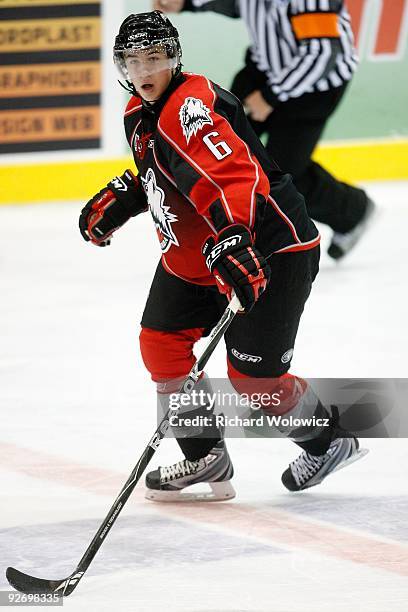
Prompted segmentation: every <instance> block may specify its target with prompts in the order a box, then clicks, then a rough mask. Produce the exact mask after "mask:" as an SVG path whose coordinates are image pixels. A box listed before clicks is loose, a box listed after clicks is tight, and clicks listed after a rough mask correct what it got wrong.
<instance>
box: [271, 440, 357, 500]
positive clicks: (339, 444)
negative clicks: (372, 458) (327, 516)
mask: <svg viewBox="0 0 408 612" xmlns="http://www.w3.org/2000/svg"><path fill="white" fill-rule="evenodd" d="M367 453H368V450H367V449H365V448H361V449H360V447H359V442H358V440H357V438H337V439H335V440H333V442H332V443H331V444H330V447H329V449H328V451H327V452H326V453H325V454H324V455H321V456H320V455H319V456H317V455H310V454H309V453H308V452H306V451H303V453H301V455H299V457H298V458H297V459H295V461H292V463H291V464H290V465H289V467H288V469H287V470H285V471H284V472H283V474H282V483H283V484H284V485H285V487H286V488H287V489H289V491H303V489H309V488H310V487H314V486H315V485H318V484H320V483H321V482H322V481H323V480H324V479H325V478H326V477H327V476H328V475H329V474H332V473H333V472H335V471H336V470H341V469H342V468H344V467H346V465H348V464H349V463H353V462H354V461H357V460H358V459H362V457H364V456H365V455H366V454H367Z"/></svg>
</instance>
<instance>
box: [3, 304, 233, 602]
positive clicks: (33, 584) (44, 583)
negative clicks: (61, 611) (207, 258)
mask: <svg viewBox="0 0 408 612" xmlns="http://www.w3.org/2000/svg"><path fill="white" fill-rule="evenodd" d="M240 308H241V304H240V302H239V300H238V298H237V297H233V298H232V300H231V302H230V303H229V304H228V306H227V308H226V309H225V311H224V314H223V315H222V317H221V319H220V320H219V322H218V323H217V325H216V326H215V327H214V329H213V330H212V332H211V334H210V337H209V341H208V343H207V346H206V348H205V349H204V351H203V353H202V355H201V357H199V359H198V360H197V361H196V363H195V364H194V366H193V367H192V369H191V370H190V373H189V374H188V376H187V378H186V379H185V380H184V382H183V384H182V386H181V389H180V393H190V392H191V390H192V389H193V387H194V385H195V384H196V382H197V381H198V379H199V377H200V375H201V373H202V372H203V370H204V367H205V365H206V364H207V362H208V360H209V358H210V357H211V355H212V353H213V352H214V349H215V347H216V346H217V344H218V343H219V341H220V340H221V338H222V337H223V335H224V333H225V332H226V330H227V328H228V327H229V325H230V324H231V322H232V320H233V318H234V317H235V315H236V313H237V312H238V310H239V309H240ZM175 413H177V409H169V410H168V411H167V413H166V414H165V416H164V417H163V419H162V421H161V422H160V424H159V426H158V428H157V429H156V431H155V433H154V434H153V437H152V438H151V440H150V442H149V443H148V445H147V446H146V448H145V450H144V452H143V454H142V456H141V457H140V459H139V461H138V462H137V464H136V466H135V468H134V469H133V471H132V473H131V474H130V476H129V478H128V479H127V481H126V483H125V485H124V486H123V488H122V490H121V492H120V493H119V495H118V497H117V498H116V500H115V501H114V503H113V506H112V507H111V509H110V510H109V512H108V514H107V515H106V517H105V519H104V520H103V522H102V524H101V526H100V527H99V529H98V531H97V532H96V534H95V535H94V537H93V539H92V542H91V543H90V545H89V546H88V548H87V550H86V551H85V553H84V555H83V557H82V559H81V560H80V562H79V563H78V566H77V568H76V569H75V571H74V572H73V573H72V574H71V575H70V576H68V578H64V579H63V580H44V579H43V578H35V577H34V576H29V575H28V574H24V573H23V572H20V571H19V570H16V569H14V568H13V567H8V568H7V571H6V576H7V580H8V581H9V583H10V584H11V586H12V587H14V588H15V589H16V590H17V591H21V592H22V593H27V594H35V593H41V594H50V593H56V594H59V595H60V596H65V597H67V596H68V595H70V594H71V593H72V591H73V590H74V589H75V588H76V587H77V585H78V583H79V581H80V580H81V578H82V576H83V575H84V574H85V572H86V570H87V569H88V567H89V566H90V564H91V562H92V560H93V558H94V557H95V555H96V553H97V552H98V550H99V548H100V547H101V545H102V543H103V541H104V540H105V537H106V536H107V534H108V533H109V531H110V529H111V527H112V525H113V524H114V523H115V521H116V519H117V518H118V516H119V514H120V513H121V511H122V510H123V507H124V505H125V504H126V502H127V500H128V499H129V497H130V495H131V493H132V491H133V489H134V488H135V486H136V484H137V483H138V482H139V480H140V477H141V476H142V474H143V472H144V471H145V469H146V467H147V465H148V464H149V462H150V460H151V458H152V457H153V455H154V453H155V452H156V451H157V449H158V448H159V445H160V442H161V441H162V439H163V438H164V436H165V435H166V432H167V430H168V428H169V418H170V417H171V416H172V415H173V414H175Z"/></svg>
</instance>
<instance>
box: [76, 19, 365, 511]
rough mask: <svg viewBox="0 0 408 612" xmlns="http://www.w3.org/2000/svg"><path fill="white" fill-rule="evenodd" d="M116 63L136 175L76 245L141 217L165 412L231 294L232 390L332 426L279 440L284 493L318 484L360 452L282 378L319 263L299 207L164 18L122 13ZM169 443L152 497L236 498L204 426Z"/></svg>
mask: <svg viewBox="0 0 408 612" xmlns="http://www.w3.org/2000/svg"><path fill="white" fill-rule="evenodd" d="M114 60H115V63H116V65H117V66H118V68H119V71H120V74H121V76H122V79H123V80H124V81H126V84H127V87H128V88H129V90H130V92H131V94H132V96H131V98H130V101H129V103H128V105H127V108H126V111H125V130H126V136H127V139H128V142H129V145H130V147H131V150H132V152H133V155H134V159H135V163H136V166H137V169H138V175H137V176H135V175H134V174H133V173H132V172H131V171H130V170H127V171H126V172H125V173H124V174H123V175H122V176H121V177H116V178H115V179H113V180H112V181H111V182H110V183H109V184H108V185H107V187H105V188H104V189H102V191H101V192H100V193H99V194H97V195H96V196H94V197H93V198H92V199H91V200H90V201H89V202H88V204H87V205H86V206H85V208H84V209H83V210H82V212H81V216H80V222H79V223H80V229H81V233H82V235H83V237H84V238H85V240H90V241H91V242H92V243H94V244H96V245H98V246H104V245H106V244H108V243H109V241H110V238H111V236H112V234H113V232H114V231H115V230H117V229H118V228H119V227H121V226H122V225H123V224H124V223H125V222H126V221H127V220H128V219H129V218H130V217H132V216H136V215H138V214H140V213H143V212H145V211H146V210H148V209H150V212H151V215H152V217H153V222H154V225H155V228H156V231H157V235H158V238H159V242H160V247H161V252H162V256H161V261H160V262H159V264H158V266H157V270H156V273H155V276H154V279H153V282H152V286H151V289H150V294H149V297H148V300H147V303H146V307H145V310H144V313H143V317H142V322H141V324H142V330H141V334H140V347H141V353H142V357H143V360H144V363H145V365H146V368H147V369H148V371H149V372H150V374H151V377H152V379H153V381H155V383H156V385H157V391H158V394H159V398H160V401H161V403H162V404H164V405H166V402H167V400H168V397H169V394H170V393H172V392H175V391H178V389H179V387H180V380H182V379H183V378H184V377H185V376H186V375H187V374H188V372H189V371H190V369H191V367H192V365H193V364H194V361H195V360H194V356H193V347H194V344H195V342H197V340H199V339H200V338H201V337H203V336H205V335H206V334H207V332H208V330H209V329H211V328H212V327H213V326H214V324H215V323H216V322H217V321H218V319H219V318H220V315H221V313H222V312H223V311H224V309H225V307H226V304H227V299H229V298H230V297H231V295H232V292H235V293H236V295H237V296H238V298H239V300H240V302H241V304H242V307H243V309H244V310H245V314H242V315H240V316H237V317H236V318H235V319H234V321H233V322H232V324H231V326H230V327H229V329H228V331H227V333H226V335H225V343H226V348H227V354H228V374H229V376H230V378H231V380H232V382H233V384H234V386H235V387H236V388H237V389H238V391H241V392H242V390H246V389H248V385H249V386H250V387H251V389H252V390H253V391H254V390H255V388H256V384H257V381H259V385H260V386H262V390H263V391H265V390H266V389H267V390H268V391H269V393H270V394H273V393H274V391H276V390H279V391H281V393H282V394H283V397H282V400H281V405H280V413H281V414H282V413H285V415H296V416H300V415H303V414H304V415H309V416H310V414H315V415H319V416H326V417H329V418H330V423H331V425H330V427H328V428H325V429H322V428H320V429H313V428H309V429H302V430H301V429H294V430H291V431H290V430H288V431H286V432H285V433H286V434H287V435H288V436H289V437H291V439H292V440H294V441H295V442H296V443H297V444H298V445H299V446H301V447H302V449H303V452H302V454H301V455H300V457H299V458H298V459H296V460H295V461H294V462H293V463H292V464H291V465H290V466H289V467H288V469H287V470H286V471H285V472H284V474H283V476H282V480H283V483H284V485H285V486H286V487H287V488H288V489H290V490H293V491H295V490H300V489H304V488H306V487H310V486H313V485H315V484H318V483H319V482H321V480H323V478H325V476H327V475H328V474H330V473H331V472H332V471H333V470H334V469H338V468H339V467H342V466H343V465H345V464H346V462H348V461H350V460H355V459H356V458H358V456H359V450H358V448H359V445H358V442H357V440H356V439H354V438H352V437H351V438H342V437H339V435H338V431H337V428H336V423H335V419H333V418H332V415H331V414H328V412H327V410H326V409H325V408H324V407H323V406H322V405H321V403H320V402H319V401H318V400H317V398H316V396H314V394H313V392H312V391H311V389H310V388H309V386H308V384H307V383H306V381H304V380H302V379H300V378H298V377H295V376H293V375H291V374H289V373H288V370H289V367H290V361H291V358H292V354H293V347H294V344H295V338H296V333H297V329H298V325H299V320H300V317H301V314H302V311H303V308H304V305H305V302H306V300H307V298H308V296H309V293H310V291H311V286H312V282H313V280H314V278H315V276H316V274H317V271H318V261H319V240H320V238H319V234H318V232H317V230H316V228H315V226H314V225H313V223H312V222H311V220H310V219H309V217H308V215H307V213H306V209H305V204H304V199H303V197H302V196H301V195H300V194H299V193H298V192H297V191H296V189H295V188H294V186H293V184H292V181H291V178H290V176H289V175H287V174H283V173H282V172H281V171H280V170H279V168H278V167H277V166H276V165H274V164H273V163H272V162H271V161H270V160H269V158H268V156H267V155H266V152H265V150H264V149H263V147H262V145H261V143H260V141H259V140H258V138H257V137H256V135H255V134H254V132H253V131H252V129H251V127H250V125H249V123H248V121H247V119H246V116H245V114H244V112H243V109H242V106H241V104H240V103H239V101H238V100H237V99H236V98H235V97H234V96H233V95H232V94H230V93H229V92H228V91H226V90H224V89H222V88H221V87H219V86H218V85H216V84H215V83H212V82H211V81H209V80H208V79H207V78H206V77H204V76H201V75H196V74H189V73H183V72H182V70H181V68H182V65H181V47H180V42H179V37H178V33H177V30H176V28H174V27H173V26H172V24H171V22H170V21H169V20H168V18H167V17H165V16H164V15H163V13H161V12H160V11H153V12H150V13H141V14H137V15H130V16H129V17H128V18H127V19H126V20H125V21H124V22H123V24H122V25H121V27H120V31H119V34H118V36H117V37H116V42H115V46H114ZM248 355H257V356H259V359H256V360H249V361H248V360H245V356H248ZM243 356H244V357H243ZM254 381H255V388H254ZM199 384H201V385H202V386H204V387H205V386H206V385H208V381H206V380H205V378H204V379H203V380H201V381H200V383H199ZM265 409H267V408H265ZM196 412H200V408H198V409H196ZM192 414H193V413H192ZM177 441H178V443H179V446H180V448H181V450H182V452H183V454H184V457H185V458H184V459H182V460H181V461H179V462H177V463H175V464H174V465H171V466H166V467H159V468H158V469H157V470H154V471H153V472H150V473H149V474H148V475H147V477H146V485H147V488H148V494H147V495H148V497H149V498H150V499H154V500H168V499H185V497H186V495H187V498H191V497H192V496H191V495H190V496H189V497H188V487H189V486H191V485H193V484H196V483H198V482H205V483H209V484H210V485H211V488H212V494H211V495H210V499H228V498H230V497H233V496H234V491H233V489H232V486H231V484H230V480H231V477H232V474H233V468H232V463H231V460H230V458H229V455H228V452H227V449H226V446H225V442H224V440H223V437H222V432H221V431H220V430H219V429H218V428H217V427H216V425H215V423H214V421H212V420H211V419H210V423H209V424H208V425H206V426H205V427H202V428H198V429H196V430H192V431H190V432H189V435H185V434H183V435H182V436H179V437H178V438H177ZM185 489H187V493H186V492H185ZM183 490H184V496H183V495H182V494H181V493H182V492H183Z"/></svg>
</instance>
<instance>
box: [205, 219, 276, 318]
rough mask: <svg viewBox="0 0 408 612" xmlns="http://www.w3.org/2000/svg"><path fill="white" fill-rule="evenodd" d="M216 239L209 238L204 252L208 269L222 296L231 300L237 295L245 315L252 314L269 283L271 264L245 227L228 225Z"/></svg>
mask: <svg viewBox="0 0 408 612" xmlns="http://www.w3.org/2000/svg"><path fill="white" fill-rule="evenodd" d="M216 238H217V240H216V241H215V239H214V238H213V237H212V236H211V237H210V238H208V239H207V241H206V243H205V245H204V248H203V254H204V255H205V256H206V260H205V262H206V264H207V267H208V269H209V270H210V272H212V273H213V274H214V277H215V280H216V282H217V286H218V290H219V291H220V293H225V294H226V296H227V297H228V299H229V300H230V299H231V297H232V292H233V291H235V294H236V296H237V297H238V299H239V301H240V302H241V305H242V307H243V308H244V310H245V312H249V310H251V308H252V307H253V305H254V304H255V302H256V301H257V299H258V298H259V296H260V295H261V293H263V291H264V290H265V287H266V285H267V284H268V282H269V279H270V275H271V270H270V268H269V266H268V263H267V262H266V260H265V258H264V257H263V255H261V253H260V252H259V251H258V249H256V248H255V247H254V245H253V243H252V237H251V234H250V232H249V230H248V229H247V228H246V227H245V226H244V225H229V226H228V227H226V228H225V229H223V230H221V231H220V233H219V234H218V235H217V237H216Z"/></svg>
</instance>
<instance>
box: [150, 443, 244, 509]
mask: <svg viewBox="0 0 408 612" xmlns="http://www.w3.org/2000/svg"><path fill="white" fill-rule="evenodd" d="M233 474H234V468H233V466H232V463H231V459H230V457H229V455H228V451H227V449H226V446H225V442H224V440H220V441H219V442H218V443H217V444H216V445H215V446H214V448H212V449H211V451H210V452H209V453H208V455H207V456H206V457H203V458H202V459H198V460H197V461H189V460H188V459H183V460H182V461H178V462H177V463H174V464H173V465H169V466H165V467H159V468H158V469H157V470H154V471H153V472H149V473H148V474H147V476H146V487H147V492H146V498H147V499H150V500H152V501H156V502H186V501H226V500H228V499H232V498H233V497H235V490H234V488H233V486H232V484H231V478H232V476H233ZM198 483H203V484H204V483H208V485H209V487H210V491H207V492H205V491H204V492H201V491H190V487H192V485H195V484H198Z"/></svg>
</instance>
